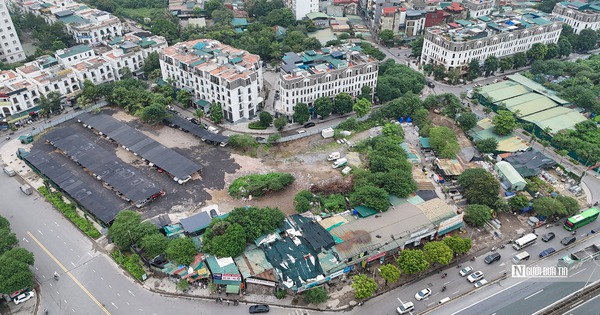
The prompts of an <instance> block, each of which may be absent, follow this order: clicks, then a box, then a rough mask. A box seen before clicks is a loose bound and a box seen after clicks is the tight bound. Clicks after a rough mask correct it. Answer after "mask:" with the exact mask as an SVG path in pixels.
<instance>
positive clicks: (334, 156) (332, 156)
mask: <svg viewBox="0 0 600 315" xmlns="http://www.w3.org/2000/svg"><path fill="white" fill-rule="evenodd" d="M340 157H342V155H341V154H340V152H332V153H331V154H330V155H329V156H328V157H327V161H333V160H337V159H339V158H340Z"/></svg>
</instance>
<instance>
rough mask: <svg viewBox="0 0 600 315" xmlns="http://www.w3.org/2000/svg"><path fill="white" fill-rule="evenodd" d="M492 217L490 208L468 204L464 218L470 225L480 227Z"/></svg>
mask: <svg viewBox="0 0 600 315" xmlns="http://www.w3.org/2000/svg"><path fill="white" fill-rule="evenodd" d="M491 218H492V209H490V207H488V206H484V205H468V206H467V207H466V208H465V216H464V220H465V222H467V223H468V224H470V225H472V226H477V227H481V226H483V225H484V224H485V223H487V222H488V221H489V220H490V219H491Z"/></svg>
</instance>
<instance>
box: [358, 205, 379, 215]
mask: <svg viewBox="0 0 600 315" xmlns="http://www.w3.org/2000/svg"><path fill="white" fill-rule="evenodd" d="M354 210H356V211H357V212H358V215H360V216H361V217H362V218H366V217H370V216H372V215H375V214H377V210H375V209H373V208H369V207H367V206H357V207H354Z"/></svg>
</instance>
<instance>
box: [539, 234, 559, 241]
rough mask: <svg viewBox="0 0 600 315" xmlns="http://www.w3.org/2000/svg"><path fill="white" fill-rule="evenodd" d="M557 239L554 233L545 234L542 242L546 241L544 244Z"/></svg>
mask: <svg viewBox="0 0 600 315" xmlns="http://www.w3.org/2000/svg"><path fill="white" fill-rule="evenodd" d="M555 237H556V234H554V232H550V233H547V234H544V235H543V236H542V241H544V242H550V241H551V240H553V239H554V238H555Z"/></svg>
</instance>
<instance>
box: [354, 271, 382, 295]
mask: <svg viewBox="0 0 600 315" xmlns="http://www.w3.org/2000/svg"><path fill="white" fill-rule="evenodd" d="M352 289H354V297H355V298H357V299H366V298H368V297H371V296H372V295H373V294H374V293H375V291H376V290H377V283H376V282H375V280H373V279H371V278H369V277H367V276H365V275H356V276H354V277H352Z"/></svg>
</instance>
